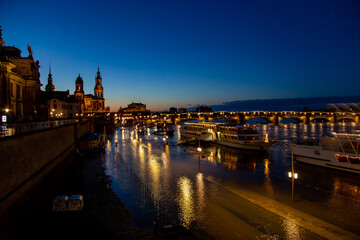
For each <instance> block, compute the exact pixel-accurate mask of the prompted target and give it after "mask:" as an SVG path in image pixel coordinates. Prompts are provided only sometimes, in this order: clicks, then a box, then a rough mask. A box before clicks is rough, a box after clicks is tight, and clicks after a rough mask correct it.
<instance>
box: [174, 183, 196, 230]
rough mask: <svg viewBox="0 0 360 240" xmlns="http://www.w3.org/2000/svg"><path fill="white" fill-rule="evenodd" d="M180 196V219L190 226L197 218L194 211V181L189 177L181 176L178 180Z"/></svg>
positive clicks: (186, 225)
mask: <svg viewBox="0 0 360 240" xmlns="http://www.w3.org/2000/svg"><path fill="white" fill-rule="evenodd" d="M177 186H178V197H177V199H176V200H177V202H178V205H179V209H180V211H179V220H180V222H181V223H182V224H183V225H184V226H185V227H189V226H190V224H191V222H192V221H193V220H194V219H195V213H194V190H193V186H192V182H191V180H190V179H189V178H187V177H184V176H182V177H180V178H179V180H178V182H177Z"/></svg>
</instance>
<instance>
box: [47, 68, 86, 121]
mask: <svg viewBox="0 0 360 240" xmlns="http://www.w3.org/2000/svg"><path fill="white" fill-rule="evenodd" d="M42 96H43V98H42V99H43V102H45V101H46V106H47V116H48V118H77V117H81V101H80V100H77V99H76V98H75V95H70V91H69V90H67V91H55V86H54V84H53V78H52V74H51V68H50V67H49V77H48V84H47V85H46V87H45V92H42Z"/></svg>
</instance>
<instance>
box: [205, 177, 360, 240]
mask: <svg viewBox="0 0 360 240" xmlns="http://www.w3.org/2000/svg"><path fill="white" fill-rule="evenodd" d="M205 179H206V180H207V181H209V182H211V183H213V184H215V185H217V186H219V187H222V188H224V189H226V190H227V191H229V192H231V193H234V194H236V195H237V196H239V197H241V198H243V199H245V200H247V201H249V202H251V203H253V204H255V205H257V206H260V207H262V208H264V209H266V210H267V211H269V212H272V213H274V214H276V215H278V216H280V217H283V218H285V219H287V220H289V221H291V222H292V223H294V224H297V225H298V226H300V227H303V228H305V229H307V230H309V231H311V232H313V233H315V234H317V235H319V236H321V237H323V238H326V239H347V240H349V239H360V236H357V235H355V234H353V233H351V232H348V231H346V230H344V229H342V228H340V227H337V226H335V225H333V224H330V223H328V222H325V221H323V220H321V219H319V218H316V217H314V216H311V215H309V214H307V213H304V212H302V211H300V210H297V209H294V208H292V207H291V206H288V205H286V204H283V203H281V202H278V201H276V200H274V199H271V198H269V197H266V196H264V195H261V194H258V193H255V192H253V191H249V190H244V189H232V188H228V187H226V186H222V185H221V184H220V183H218V182H216V181H215V180H214V179H211V178H208V177H205Z"/></svg>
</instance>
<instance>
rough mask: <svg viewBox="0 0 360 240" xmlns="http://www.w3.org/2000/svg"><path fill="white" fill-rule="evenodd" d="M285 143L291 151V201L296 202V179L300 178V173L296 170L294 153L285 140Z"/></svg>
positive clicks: (289, 174)
mask: <svg viewBox="0 0 360 240" xmlns="http://www.w3.org/2000/svg"><path fill="white" fill-rule="evenodd" d="M284 144H285V145H286V146H287V147H288V148H289V149H290V152H291V172H288V176H289V178H291V201H292V202H294V180H295V179H298V174H297V173H296V172H294V153H293V151H292V149H291V147H290V146H289V145H288V144H287V143H285V142H284Z"/></svg>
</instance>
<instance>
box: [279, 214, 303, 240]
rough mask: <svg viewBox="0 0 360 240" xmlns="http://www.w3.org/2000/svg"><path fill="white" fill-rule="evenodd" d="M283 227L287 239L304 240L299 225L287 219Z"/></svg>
mask: <svg viewBox="0 0 360 240" xmlns="http://www.w3.org/2000/svg"><path fill="white" fill-rule="evenodd" d="M281 225H282V227H283V228H284V231H285V234H286V239H302V235H301V232H302V231H301V229H300V227H299V226H298V225H296V224H295V223H293V222H290V221H288V220H286V219H284V220H283V222H282V224H281Z"/></svg>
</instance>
